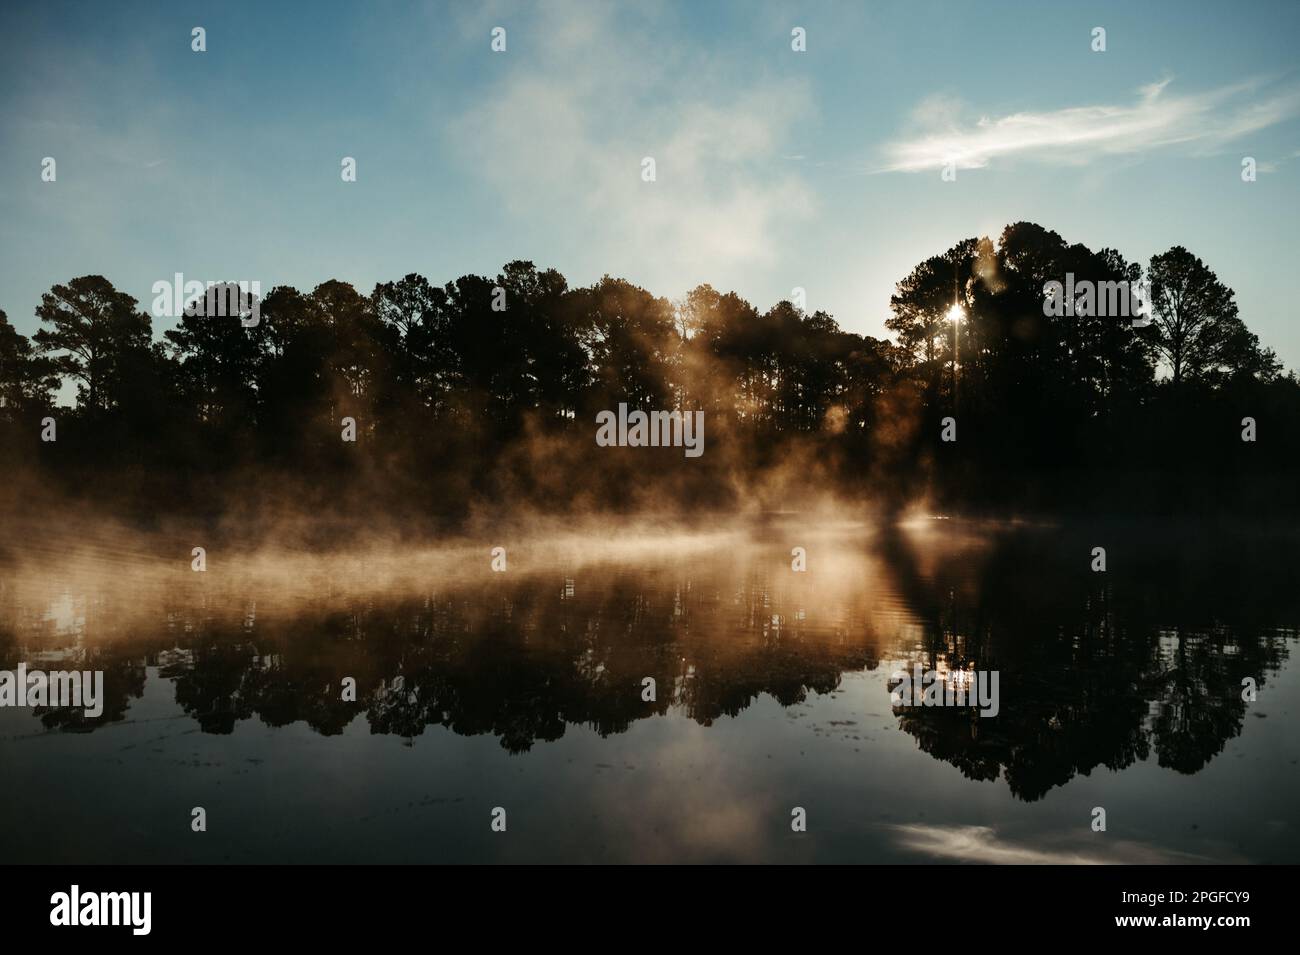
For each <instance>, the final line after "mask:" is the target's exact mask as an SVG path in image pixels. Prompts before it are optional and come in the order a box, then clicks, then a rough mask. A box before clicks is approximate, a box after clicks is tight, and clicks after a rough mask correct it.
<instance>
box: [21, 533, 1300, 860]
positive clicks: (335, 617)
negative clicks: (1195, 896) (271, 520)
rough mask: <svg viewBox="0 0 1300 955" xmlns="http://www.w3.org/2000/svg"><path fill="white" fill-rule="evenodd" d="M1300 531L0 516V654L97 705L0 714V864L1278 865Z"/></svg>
mask: <svg viewBox="0 0 1300 955" xmlns="http://www.w3.org/2000/svg"><path fill="white" fill-rule="evenodd" d="M1297 540H1300V532H1296V531H1295V530H1292V529H1288V528H1270V527H1260V528H1254V529H1250V530H1227V529H1225V528H1223V527H1219V526H1218V525H1216V524H1213V523H1211V522H1207V523H1205V524H1197V525H1189V524H1185V523H1184V524H1171V523H1156V522H1150V523H1144V522H1134V521H1112V522H1100V521H1099V522H1093V523H1088V524H1086V525H1082V524H1081V523H1079V522H1075V523H1072V524H1061V525H1053V524H1032V523H1015V522H980V521H970V520H958V519H941V518H935V517H925V516H919V517H915V518H912V519H908V520H902V521H899V522H897V523H873V522H865V521H851V520H816V521H814V520H811V519H809V518H806V517H802V516H800V515H780V514H776V515H769V516H767V517H765V518H762V519H759V520H751V521H747V522H743V523H741V522H730V523H726V524H718V525H717V526H708V527H706V526H704V525H701V526H699V527H697V528H694V529H686V530H682V529H680V528H677V529H672V530H660V529H656V528H654V527H649V526H644V525H636V526H633V525H630V524H629V525H626V526H623V525H619V524H610V525H608V526H604V527H601V528H598V529H582V530H579V529H571V530H570V531H568V532H565V531H555V532H552V533H547V534H541V533H534V534H519V535H513V536H511V535H506V536H503V537H500V538H493V539H489V538H484V539H482V540H467V539H458V540H457V541H455V542H449V543H447V544H446V545H443V546H440V545H438V544H436V543H430V544H428V545H427V546H420V547H411V546H410V545H409V543H408V544H403V545H400V546H399V545H396V544H391V543H387V544H386V543H384V542H367V543H366V544H365V545H364V546H362V545H358V547H357V548H355V549H348V550H345V551H342V552H339V551H332V552H327V553H319V554H318V553H315V552H311V551H307V550H297V551H291V550H280V551H276V550H269V549H268V550H259V551H256V552H246V553H237V552H233V551H231V552H227V551H226V550H223V549H222V548H220V547H215V548H209V549H208V550H207V554H206V567H207V569H206V570H205V571H204V572H202V573H197V572H194V571H193V570H192V569H191V552H190V547H189V544H190V543H191V542H190V541H181V540H177V541H175V542H174V544H175V549H174V551H169V552H168V553H160V552H159V547H158V543H157V542H156V541H155V542H153V543H152V544H150V545H149V546H143V545H142V546H140V547H134V548H133V547H127V546H115V545H113V544H112V543H111V542H109V541H104V540H101V541H98V542H94V541H92V542H91V543H88V544H84V545H79V546H76V547H71V546H67V545H59V546H55V545H53V544H49V543H44V544H43V543H41V542H38V541H33V542H30V545H29V546H21V545H20V544H16V543H15V542H13V541H11V542H10V546H9V554H10V560H9V561H8V563H7V564H6V565H3V566H0V669H8V670H14V669H15V668H16V667H17V666H18V664H20V663H24V664H26V665H27V666H28V667H29V668H43V669H46V670H54V669H61V668H62V669H70V668H73V667H76V668H78V669H87V670H90V669H93V670H102V671H103V673H104V687H105V697H106V698H105V701H104V713H103V715H102V716H101V717H99V718H98V719H93V720H92V719H88V718H86V717H85V716H84V714H82V713H81V712H80V711H78V710H73V709H66V708H65V709H44V710H37V709H32V708H14V707H10V708H0V767H3V769H2V770H0V774H2V776H3V779H4V782H5V785H3V786H0V812H3V814H4V818H6V819H7V820H8V821H9V822H8V824H7V826H6V833H5V838H4V843H3V844H4V856H5V860H6V861H8V862H42V863H56V862H57V863H87V862H90V863H103V862H239V863H244V862H259V863H261V862H411V863H416V862H472V861H484V862H489V861H493V862H496V861H503V862H541V861H564V862H730V861H734V862H759V861H764V862H897V863H924V862H1099V863H1105V862H1139V863H1145V862H1150V863H1157V862H1209V861H1214V862H1290V863H1294V862H1297V861H1300V832H1298V831H1297V823H1298V822H1300V811H1298V810H1297V805H1300V798H1298V797H1300V741H1298V740H1297V734H1296V733H1295V731H1294V719H1295V715H1296V712H1297V704H1298V703H1300V677H1298V676H1297V672H1296V669H1295V667H1294V666H1292V665H1291V657H1292V653H1293V651H1294V650H1295V648H1296V643H1297V633H1298V631H1297V626H1298V625H1300V587H1297V575H1296V572H1295V569H1294V567H1295V554H1296V544H1297ZM169 546H170V545H169ZM498 546H500V547H503V548H504V550H505V561H506V563H505V569H504V570H494V569H493V566H492V565H493V558H492V556H491V552H492V548H493V547H498ZM796 547H800V548H803V553H804V555H805V557H804V560H805V561H806V570H804V571H795V570H793V569H792V561H794V560H795V559H796V558H795V557H794V556H792V550H793V549H794V548H796ZM1096 547H1103V548H1104V549H1105V558H1106V569H1105V570H1104V571H1096V570H1094V569H1093V566H1094V564H1095V557H1094V548H1096ZM917 665H919V666H921V667H922V668H923V669H924V670H933V671H937V672H939V673H941V674H948V675H952V674H961V673H968V672H970V671H985V672H996V673H997V674H998V676H999V680H998V692H999V697H1000V699H999V701H998V704H999V705H998V710H997V714H996V715H985V716H982V715H980V714H979V712H978V711H977V710H975V709H972V708H969V707H923V706H912V707H902V706H895V705H893V703H892V701H891V697H890V688H891V675H892V674H894V673H895V672H896V671H898V670H901V669H906V670H908V671H909V672H912V671H913V667H915V666H917ZM648 681H653V682H652V683H650V682H648ZM1243 681H1247V682H1246V683H1245V684H1244V683H1243ZM1249 681H1253V686H1254V688H1255V692H1254V694H1253V695H1254V697H1255V698H1254V699H1249V698H1248V697H1249V696H1251V695H1252V694H1251V692H1250V687H1251V684H1250V683H1249ZM349 685H353V686H355V693H354V697H355V698H351V697H352V696H353V694H352V693H350V692H349V691H348V690H347V687H348V686H349ZM651 691H653V692H651ZM650 697H653V698H650ZM196 807H202V809H203V810H204V816H205V820H206V831H203V832H195V831H193V830H192V825H191V823H192V819H193V818H194V816H193V810H194V809H195V808H196ZM1097 809H1102V810H1104V817H1105V831H1095V830H1094V820H1095V819H1096V818H1097V814H1096V812H1095V810H1097ZM800 811H801V812H800ZM494 820H496V822H497V825H496V827H495V828H494V826H493V823H494ZM798 820H803V822H804V825H803V826H802V829H803V831H795V825H794V823H796V822H797V821H798ZM502 825H504V831H497V829H499V828H501V826H502Z"/></svg>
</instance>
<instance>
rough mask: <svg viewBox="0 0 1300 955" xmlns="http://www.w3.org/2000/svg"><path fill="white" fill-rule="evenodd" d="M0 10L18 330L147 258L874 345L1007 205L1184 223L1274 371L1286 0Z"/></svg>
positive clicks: (2, 247)
mask: <svg viewBox="0 0 1300 955" xmlns="http://www.w3.org/2000/svg"><path fill="white" fill-rule="evenodd" d="M0 24H2V28H0V172H2V173H3V174H2V175H0V309H3V310H4V311H5V312H6V313H7V314H8V316H9V320H10V321H11V322H12V323H13V324H14V325H15V326H16V327H17V328H18V330H19V331H21V332H23V333H25V334H31V333H32V332H33V331H35V330H36V328H38V327H39V323H38V321H37V319H36V318H35V315H34V309H35V307H36V305H37V304H38V303H39V301H40V296H41V293H42V292H45V291H47V290H48V289H49V288H50V287H51V286H52V285H54V284H56V283H60V282H66V281H67V280H68V279H70V278H72V277H74V276H78V275H86V274H102V275H105V276H107V277H108V278H109V279H110V280H111V281H112V282H113V283H114V284H115V285H116V286H117V287H118V288H120V289H122V290H124V291H127V292H129V293H131V294H132V295H134V296H136V297H137V298H138V299H139V300H140V302H141V306H142V307H143V308H146V309H147V308H149V306H150V304H151V302H152V298H153V295H152V291H151V289H152V286H153V283H154V282H156V281H159V280H163V279H166V280H170V279H171V278H172V276H173V275H174V274H175V273H177V272H180V273H183V274H184V276H185V277H186V278H187V279H198V280H201V281H209V280H211V281H220V280H231V281H239V280H245V281H259V282H261V285H262V288H263V289H264V290H269V289H270V288H272V287H274V286H276V285H281V284H287V285H293V286H296V287H298V288H300V289H304V290H306V289H310V288H312V287H314V286H315V285H317V284H319V283H320V282H323V281H326V280H328V279H332V278H337V279H342V280H345V281H348V282H351V283H353V284H354V285H355V286H356V287H357V288H358V289H359V290H361V291H362V292H369V291H370V290H371V289H372V288H373V286H374V284H375V283H376V282H379V281H387V280H391V279H396V278H399V277H401V276H403V275H405V274H407V273H409V272H419V273H420V274H422V275H425V276H426V277H428V278H429V279H430V280H432V281H434V282H436V283H438V284H441V283H443V282H446V281H448V280H450V279H453V278H455V277H457V276H459V275H462V274H467V273H477V274H486V275H496V274H497V273H498V272H499V271H500V268H501V266H502V265H503V264H504V263H505V262H507V261H510V260H513V259H528V260H531V261H533V262H535V263H536V264H537V265H538V266H540V267H554V268H556V269H558V270H560V271H561V272H562V273H563V274H564V275H565V276H566V277H567V278H568V280H569V282H570V284H571V285H584V284H589V283H591V282H594V281H596V280H598V279H599V278H600V277H601V276H602V275H604V274H610V275H614V276H619V277H623V278H626V279H628V280H630V281H633V282H635V283H637V284H639V285H643V286H644V287H646V288H647V289H649V290H650V291H652V292H654V293H655V294H657V295H663V296H666V297H668V298H671V299H679V298H681V297H682V296H684V295H685V293H686V292H687V291H689V290H690V289H691V288H693V287H694V286H696V285H698V284H700V283H702V282H708V283H710V284H711V285H713V286H714V287H715V288H718V289H720V290H724V291H725V290H735V291H736V292H738V293H739V294H740V295H741V296H743V297H744V298H746V299H748V300H749V301H751V302H753V303H754V304H755V305H757V306H758V307H759V308H760V309H765V308H767V307H769V306H771V305H772V304H774V303H775V302H777V301H779V300H780V299H783V298H788V297H790V296H791V290H792V289H794V288H795V287H799V288H803V289H805V290H806V297H807V306H808V308H809V310H816V309H824V310H825V311H828V312H830V313H831V314H832V315H834V316H835V318H836V319H837V320H838V321H839V323H840V325H841V326H842V327H844V328H846V329H849V330H852V331H856V332H862V333H865V334H872V335H877V336H882V337H883V336H885V335H886V332H885V330H884V321H885V319H886V318H887V317H888V315H889V296H890V294H891V292H892V291H893V288H894V284H895V283H896V282H897V281H898V280H899V279H901V278H902V277H903V276H905V275H906V274H907V273H908V272H909V271H910V270H911V269H912V267H913V266H915V265H916V264H917V263H918V262H920V261H922V260H923V259H925V258H927V257H929V256H931V255H935V254H938V253H941V252H943V251H944V250H945V249H947V248H948V247H950V246H952V245H953V244H955V243H956V242H958V241H959V240H961V239H963V238H967V237H971V236H980V235H988V236H990V237H992V238H994V239H996V237H997V235H998V234H999V233H1000V232H1001V230H1002V228H1003V226H1005V225H1006V224H1008V223H1011V222H1016V221H1020V220H1029V221H1034V222H1037V223H1039V224H1041V225H1043V226H1045V227H1047V228H1049V229H1053V230H1055V231H1056V232H1058V233H1060V234H1061V235H1062V236H1063V237H1064V238H1065V239H1066V240H1067V241H1069V242H1082V243H1084V244H1085V245H1088V246H1090V247H1092V248H1094V249H1099V248H1102V247H1111V248H1115V249H1118V250H1119V251H1120V252H1121V253H1122V254H1123V255H1124V256H1125V257H1126V258H1128V259H1129V260H1131V261H1133V260H1136V261H1141V262H1143V263H1144V264H1145V263H1146V262H1147V261H1148V260H1149V259H1150V257H1151V256H1152V255H1154V254H1156V253H1159V252H1163V251H1164V250H1166V249H1168V248H1169V247H1171V246H1174V245H1183V246H1185V247H1187V248H1188V249H1190V250H1191V251H1192V252H1194V253H1195V254H1196V255H1198V256H1200V257H1201V258H1202V259H1203V260H1204V261H1205V262H1206V263H1207V264H1208V265H1209V266H1210V267H1211V268H1212V269H1214V270H1215V272H1216V273H1217V274H1218V276H1219V278H1220V279H1221V280H1222V281H1224V282H1225V283H1227V284H1228V285H1229V286H1231V287H1232V288H1233V289H1235V290H1236V293H1237V300H1238V304H1239V305H1240V307H1241V314H1242V317H1243V319H1244V320H1245V322H1246V324H1247V325H1248V326H1249V327H1250V328H1251V329H1252V330H1253V331H1255V332H1256V333H1258V334H1259V336H1260V338H1261V340H1262V342H1263V343H1264V344H1265V345H1268V346H1270V347H1272V348H1274V349H1275V350H1276V351H1277V353H1278V356H1279V357H1280V358H1281V359H1282V361H1283V364H1284V366H1285V367H1287V368H1289V369H1300V328H1297V323H1296V321H1295V319H1294V313H1295V308H1294V307H1293V302H1294V301H1295V297H1296V296H1295V292H1294V290H1293V289H1292V287H1291V282H1292V281H1293V279H1294V276H1295V274H1296V271H1297V269H1296V263H1295V261H1294V259H1295V253H1296V251H1297V248H1298V247H1300V245H1298V243H1297V237H1298V236H1297V233H1298V232H1300V222H1298V221H1297V211H1298V210H1300V186H1298V185H1297V183H1298V176H1300V71H1297V69H1296V68H1295V66H1294V63H1295V56H1294V49H1295V46H1296V41H1297V39H1300V29H1298V27H1300V3H1295V2H1281V3H1268V2H1253V3H1245V4H1238V3H1217V4H1209V3H1198V2H1147V3H1132V2H1131V0H1124V2H1120V3H1095V2H1090V3H1075V4H1068V5H1067V4H1057V3H1041V2H1025V3H973V2H942V3H941V2H924V0H908V2H900V3H859V2H852V3H849V2H845V3H836V2H829V0H817V2H804V3H782V2H764V0H756V2H735V3H730V2H722V0H695V2H682V3H656V2H649V0H639V2H637V3H634V4H633V3H627V4H614V3H611V2H578V0H554V2H553V0H497V2H481V3H412V2H403V3H397V2H391V3H389V2H370V3H353V2H339V3H326V2H322V3H313V4H311V5H306V4H304V5H302V6H301V8H298V7H295V6H291V5H289V4H272V3H265V2H250V3H244V2H222V3H220V4H216V3H211V4H198V3H184V2H177V3H168V4H159V3H112V4H106V3H102V2H94V3H59V2H40V3H26V2H22V0H17V2H15V0H6V4H5V8H4V11H3V13H2V14H0ZM198 26H201V27H203V28H204V30H205V31H206V46H207V49H206V51H205V52H201V53H200V52H195V51H193V50H192V49H191V42H192V41H191V31H192V29H193V28H194V27H198ZM494 27H502V28H504V29H505V31H506V33H505V40H506V49H505V51H504V52H493V50H492V49H491V43H492V31H493V28H494ZM796 27H799V28H802V29H803V30H804V31H805V34H806V50H805V51H803V52H796V51H795V50H793V49H792V48H791V42H792V37H791V31H792V30H793V29H795V28H796ZM1096 27H1102V28H1104V29H1105V31H1106V32H1105V41H1106V49H1105V51H1104V52H1096V51H1094V50H1093V48H1092V47H1093V45H1094V38H1093V31H1094V28H1096ZM1247 156H1249V157H1252V158H1254V159H1255V161H1256V165H1257V169H1258V174H1257V179H1256V181H1254V182H1243V180H1242V175H1241V172H1242V165H1241V164H1242V160H1243V157H1247ZM45 157H53V158H54V159H55V161H56V164H57V165H56V175H57V178H56V180H55V181H54V182H43V181H42V178H41V171H42V160H43V159H44V158H45ZM344 157H352V158H354V159H355V160H356V181H355V182H344V181H343V179H342V176H341V174H340V173H341V163H342V160H343V158H344ZM645 157H653V158H654V160H655V172H656V178H655V181H653V182H645V181H643V179H642V169H643V165H642V160H643V159H644V158H645ZM948 162H952V163H953V168H955V170H956V176H955V178H954V179H952V181H945V180H944V178H943V177H942V175H941V172H942V169H943V167H944V165H945V163H948ZM171 324H172V320H170V319H156V320H155V322H154V327H155V333H156V334H160V333H161V331H162V330H163V329H164V328H166V327H169V326H170V325H171Z"/></svg>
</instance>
